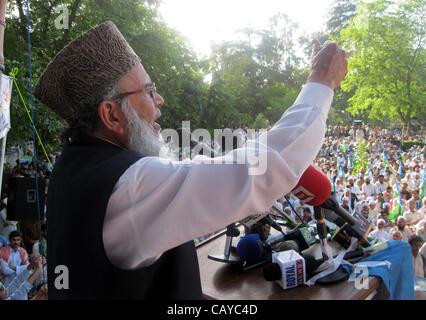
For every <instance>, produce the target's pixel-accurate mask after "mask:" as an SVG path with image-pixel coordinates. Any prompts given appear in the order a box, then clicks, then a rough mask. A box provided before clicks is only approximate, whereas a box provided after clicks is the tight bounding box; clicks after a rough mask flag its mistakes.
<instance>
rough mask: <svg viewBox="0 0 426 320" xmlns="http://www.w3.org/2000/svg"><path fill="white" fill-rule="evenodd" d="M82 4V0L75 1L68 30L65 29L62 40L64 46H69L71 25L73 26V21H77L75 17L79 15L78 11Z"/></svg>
mask: <svg viewBox="0 0 426 320" xmlns="http://www.w3.org/2000/svg"><path fill="white" fill-rule="evenodd" d="M80 2H81V0H75V1H74V4H73V5H72V9H71V15H70V16H69V19H68V29H65V33H64V37H63V39H62V46H65V45H66V44H67V41H68V37H69V34H70V30H71V25H72V22H73V20H74V19H75V15H76V14H77V9H78V6H79V4H80Z"/></svg>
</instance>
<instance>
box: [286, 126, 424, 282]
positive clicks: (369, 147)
mask: <svg viewBox="0 0 426 320" xmlns="http://www.w3.org/2000/svg"><path fill="white" fill-rule="evenodd" d="M408 140H410V141H412V140H417V141H421V142H423V143H424V142H426V141H425V136H424V135H417V136H411V137H407V138H405V139H403V138H402V137H401V136H400V134H398V132H392V131H391V130H388V129H382V128H379V127H373V126H369V125H366V126H364V125H356V126H353V127H346V126H329V127H328V128H327V132H326V137H325V141H324V144H323V146H322V148H321V150H320V152H319V154H318V156H317V158H316V160H315V165H316V166H317V167H318V168H319V169H321V170H322V172H323V173H324V174H326V175H327V177H328V178H329V180H330V181H331V182H332V185H333V187H332V189H333V191H334V193H335V197H336V199H337V201H338V202H339V203H340V205H341V206H342V207H343V208H345V209H346V210H347V211H348V212H349V213H353V212H354V211H357V212H359V213H361V214H362V215H363V216H364V218H366V219H367V220H368V221H369V222H370V223H371V225H372V229H371V231H370V233H369V235H368V236H369V237H370V238H374V239H377V240H378V241H387V240H400V241H405V242H407V243H410V245H411V247H412V252H413V264H414V275H415V277H420V278H424V277H425V272H426V271H425V270H426V269H425V268H426V263H425V262H426V259H425V257H426V245H425V241H426V224H425V220H426V197H425V195H424V184H425V182H424V179H425V170H426V145H425V144H423V145H414V146H413V147H411V148H410V149H409V150H406V151H403V150H402V142H403V141H408ZM290 199H292V200H290V201H294V207H295V208H296V211H299V212H300V213H301V215H300V216H301V218H302V219H303V220H304V222H309V221H311V220H312V219H313V216H312V215H313V208H312V207H306V206H304V205H303V204H300V201H299V200H298V199H297V198H295V197H290ZM283 202H284V205H283V209H284V210H286V211H287V212H289V213H290V212H291V213H292V214H293V216H294V217H295V219H299V218H298V217H297V216H296V215H295V214H294V213H293V212H292V211H291V210H292V209H291V208H290V207H289V206H287V205H288V204H287V203H286V200H285V199H284V201H283ZM299 220H300V219H299Z"/></svg>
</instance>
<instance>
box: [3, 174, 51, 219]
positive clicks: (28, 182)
mask: <svg viewBox="0 0 426 320" xmlns="http://www.w3.org/2000/svg"><path fill="white" fill-rule="evenodd" d="M35 180H36V179H35V178H17V177H11V178H9V184H8V193H7V194H8V196H7V220H11V221H21V220H32V221H36V220H38V213H37V198H36V194H37V192H36V182H35ZM37 180H38V193H39V200H38V201H39V208H40V219H41V220H42V219H43V217H44V202H45V196H44V191H45V190H44V189H45V185H46V182H45V180H44V179H43V178H38V179H37Z"/></svg>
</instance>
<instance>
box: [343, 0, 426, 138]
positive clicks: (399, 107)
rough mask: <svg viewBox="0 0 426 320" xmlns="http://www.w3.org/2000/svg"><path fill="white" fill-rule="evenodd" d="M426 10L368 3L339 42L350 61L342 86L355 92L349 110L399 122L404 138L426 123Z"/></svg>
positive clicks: (383, 0) (419, 5) (410, 2)
mask: <svg viewBox="0 0 426 320" xmlns="http://www.w3.org/2000/svg"><path fill="white" fill-rule="evenodd" d="M425 8H426V4H425V2H424V1H421V0H405V1H400V2H396V1H388V0H378V1H375V2H373V3H368V4H366V3H362V4H361V5H360V6H359V8H358V14H357V15H356V16H355V17H354V19H353V20H352V21H351V23H350V24H349V26H348V28H346V29H343V30H342V31H341V32H340V37H339V38H338V41H339V42H341V44H342V45H343V47H344V48H345V50H346V51H347V52H348V53H349V56H350V59H349V66H348V67H349V73H348V76H347V77H346V79H345V81H344V82H343V83H342V88H343V90H344V91H345V92H349V91H354V94H353V96H352V97H351V98H350V99H349V103H350V106H349V108H348V109H347V110H348V111H350V112H351V113H352V114H354V115H355V114H358V115H368V117H369V118H370V119H377V120H384V119H389V120H391V121H399V122H400V123H401V124H402V125H403V126H404V129H405V130H404V132H403V134H404V135H406V134H407V133H408V132H409V131H410V129H411V126H412V122H413V120H417V121H419V122H421V123H424V121H425V117H424V115H425V110H424V91H425V82H424V79H425V76H424V65H425V47H424V41H425V35H426V32H425V31H426V25H425V24H424V17H425Z"/></svg>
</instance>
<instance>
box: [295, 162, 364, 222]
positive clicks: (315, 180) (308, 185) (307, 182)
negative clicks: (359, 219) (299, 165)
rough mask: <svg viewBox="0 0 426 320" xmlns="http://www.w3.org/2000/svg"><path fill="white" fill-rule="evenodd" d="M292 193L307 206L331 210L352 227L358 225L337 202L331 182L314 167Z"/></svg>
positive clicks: (301, 179) (304, 175) (307, 171)
mask: <svg viewBox="0 0 426 320" xmlns="http://www.w3.org/2000/svg"><path fill="white" fill-rule="evenodd" d="M292 193H293V194H294V195H295V196H296V197H297V198H299V199H300V200H301V201H302V202H303V203H305V204H308V205H311V206H319V207H321V208H324V209H327V210H331V211H333V212H335V213H336V214H337V215H338V216H339V217H340V218H341V219H343V220H344V221H345V222H348V223H349V224H350V225H354V224H356V220H355V219H354V218H353V217H352V216H351V215H350V214H349V213H348V212H347V211H346V210H345V209H344V208H342V207H341V206H340V204H339V203H338V202H337V201H336V199H335V197H334V193H332V192H331V183H330V180H328V178H327V177H326V176H325V175H324V174H323V173H322V172H321V171H319V170H318V169H317V168H315V167H314V166H313V165H310V166H309V167H308V169H306V171H305V172H304V173H303V174H302V176H301V178H300V179H299V182H298V183H297V185H296V186H295V187H294V189H293V190H292ZM327 220H328V219H327Z"/></svg>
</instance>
